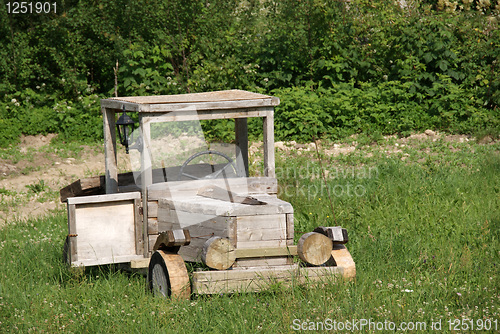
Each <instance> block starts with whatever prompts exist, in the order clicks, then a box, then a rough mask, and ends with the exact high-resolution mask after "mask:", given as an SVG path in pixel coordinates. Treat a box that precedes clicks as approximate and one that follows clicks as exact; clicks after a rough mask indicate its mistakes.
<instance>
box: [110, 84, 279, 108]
mask: <svg viewBox="0 0 500 334" xmlns="http://www.w3.org/2000/svg"><path fill="white" fill-rule="evenodd" d="M101 105H102V106H103V107H106V108H111V109H119V110H121V109H123V107H125V109H126V111H137V112H171V111H176V110H181V109H183V108H186V107H187V106H193V108H195V109H197V110H210V109H240V108H256V107H257V108H258V107H270V106H276V105H279V98H277V97H273V96H268V95H263V94H257V93H252V92H247V91H243V90H237V89H235V90H224V91H216V92H206V93H191V94H178V95H158V96H130V97H113V98H109V99H104V100H101Z"/></svg>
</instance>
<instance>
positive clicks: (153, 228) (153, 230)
mask: <svg viewBox="0 0 500 334" xmlns="http://www.w3.org/2000/svg"><path fill="white" fill-rule="evenodd" d="M158 233H160V230H159V229H158V219H157V218H148V235H150V234H158Z"/></svg>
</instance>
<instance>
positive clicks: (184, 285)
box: [148, 250, 191, 299]
mask: <svg viewBox="0 0 500 334" xmlns="http://www.w3.org/2000/svg"><path fill="white" fill-rule="evenodd" d="M148 274H149V275H148V285H149V289H150V290H151V291H152V292H153V294H154V295H155V296H162V297H165V298H168V297H172V298H175V299H189V298H190V296H191V285H190V282H189V275H188V272H187V269H186V265H185V264H184V260H183V259H182V257H181V256H180V255H179V254H173V253H168V252H164V251H162V250H158V251H156V252H154V254H153V256H152V257H151V260H150V261H149V273H148Z"/></svg>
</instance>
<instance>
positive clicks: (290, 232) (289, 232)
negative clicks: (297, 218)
mask: <svg viewBox="0 0 500 334" xmlns="http://www.w3.org/2000/svg"><path fill="white" fill-rule="evenodd" d="M294 233H295V232H294V225H293V213H287V214H286V244H287V246H290V245H293V237H294Z"/></svg>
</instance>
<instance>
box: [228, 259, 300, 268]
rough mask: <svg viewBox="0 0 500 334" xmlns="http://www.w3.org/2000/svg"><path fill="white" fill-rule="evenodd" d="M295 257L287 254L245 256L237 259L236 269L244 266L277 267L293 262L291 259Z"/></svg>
mask: <svg viewBox="0 0 500 334" xmlns="http://www.w3.org/2000/svg"><path fill="white" fill-rule="evenodd" d="M290 259H292V260H293V258H291V257H287V256H279V257H266V258H262V257H256V258H244V259H237V260H236V263H235V264H234V266H233V268H234V269H243V267H246V268H248V267H265V268H275V267H277V266H285V265H288V264H293V262H290V261H289V260H290Z"/></svg>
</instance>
